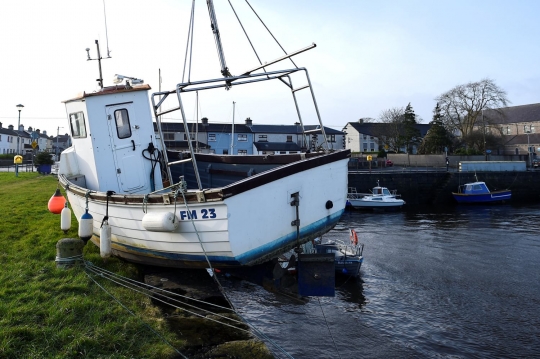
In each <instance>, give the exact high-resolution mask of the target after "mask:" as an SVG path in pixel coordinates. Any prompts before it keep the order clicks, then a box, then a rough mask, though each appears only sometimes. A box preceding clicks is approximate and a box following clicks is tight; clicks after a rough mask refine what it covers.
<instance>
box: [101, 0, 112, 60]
mask: <svg viewBox="0 0 540 359" xmlns="http://www.w3.org/2000/svg"><path fill="white" fill-rule="evenodd" d="M103 18H104V19H105V41H106V42H107V58H108V59H110V58H111V51H110V50H109V34H108V32H107V12H106V11H105V0H103Z"/></svg>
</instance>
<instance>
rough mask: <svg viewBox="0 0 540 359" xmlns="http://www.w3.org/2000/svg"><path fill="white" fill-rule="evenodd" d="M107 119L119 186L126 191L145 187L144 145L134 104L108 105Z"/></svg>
mask: <svg viewBox="0 0 540 359" xmlns="http://www.w3.org/2000/svg"><path fill="white" fill-rule="evenodd" d="M107 120H108V124H109V134H110V136H109V137H110V139H111V147H112V150H113V151H112V152H113V156H114V163H115V166H116V177H117V179H118V186H119V187H120V188H121V189H122V190H123V191H126V192H134V191H136V190H137V189H140V188H142V187H145V185H146V184H145V178H146V177H145V176H144V173H143V172H144V165H143V162H142V152H141V151H142V146H141V143H140V140H139V135H138V131H137V130H138V129H139V126H138V124H137V117H136V115H135V111H134V109H133V104H132V103H124V104H118V105H110V106H107Z"/></svg>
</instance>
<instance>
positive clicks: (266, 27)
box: [246, 0, 298, 68]
mask: <svg viewBox="0 0 540 359" xmlns="http://www.w3.org/2000/svg"><path fill="white" fill-rule="evenodd" d="M246 3H247V4H248V6H249V7H250V8H251V10H252V11H253V13H254V14H255V16H257V18H258V19H259V21H260V22H261V24H263V26H264V28H265V29H266V30H267V31H268V33H269V34H270V35H271V36H272V38H273V39H274V40H275V41H276V43H277V44H278V46H279V47H280V48H281V50H283V52H284V53H285V55H288V54H287V51H285V49H284V48H283V46H281V44H280V43H279V41H277V39H276V37H275V36H274V34H272V32H271V31H270V29H269V28H268V26H266V24H265V23H264V21H262V19H261V17H260V16H259V14H257V12H256V11H255V9H254V8H253V7H252V6H251V4H250V3H249V1H248V0H246ZM289 60H291V62H292V64H293V65H294V67H296V68H298V66H296V64H295V63H294V61H293V59H291V58H290V57H289Z"/></svg>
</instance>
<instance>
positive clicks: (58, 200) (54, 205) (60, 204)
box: [48, 188, 66, 214]
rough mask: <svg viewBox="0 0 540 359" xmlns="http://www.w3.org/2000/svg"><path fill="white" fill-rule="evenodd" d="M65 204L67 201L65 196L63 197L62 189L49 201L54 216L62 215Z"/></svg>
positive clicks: (57, 190)
mask: <svg viewBox="0 0 540 359" xmlns="http://www.w3.org/2000/svg"><path fill="white" fill-rule="evenodd" d="M65 204H66V199H65V198H64V196H62V193H60V188H57V189H56V192H54V194H53V196H52V197H51V199H50V200H49V205H48V208H49V211H50V212H51V213H54V214H60V213H62V210H63V209H64V205H65Z"/></svg>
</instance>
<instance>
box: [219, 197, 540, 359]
mask: <svg viewBox="0 0 540 359" xmlns="http://www.w3.org/2000/svg"><path fill="white" fill-rule="evenodd" d="M539 215H540V206H538V205H537V206H513V205H503V206H472V207H464V206H454V207H447V208H433V207H419V208H409V209H404V210H403V211H401V212H395V213H370V212H357V211H355V212H347V213H345V214H344V215H343V217H342V220H341V221H340V223H339V224H338V226H336V228H335V229H334V230H333V231H331V232H330V233H328V234H327V235H326V236H325V239H327V240H332V239H342V240H347V239H348V235H349V232H348V230H349V228H353V229H355V230H356V231H357V233H358V235H359V240H360V242H362V243H364V244H365V247H364V263H363V264H362V269H361V276H360V278H349V279H347V278H338V279H337V281H336V296H335V297H334V298H322V299H320V300H317V299H314V298H311V299H310V300H309V301H308V302H307V303H305V304H298V303H295V302H294V301H291V300H290V299H288V298H283V297H280V296H279V295H276V294H271V293H268V292H265V291H264V290H261V289H260V288H257V287H252V286H249V285H245V284H242V285H236V287H229V289H228V290H230V291H231V293H232V296H233V297H234V299H233V301H236V302H237V303H238V306H239V308H241V310H242V311H243V313H244V314H245V315H246V317H247V318H249V320H250V321H253V322H254V324H256V325H258V326H259V327H260V328H261V330H262V331H263V332H265V333H266V334H267V335H269V336H270V337H271V338H272V340H275V341H276V342H277V343H279V344H280V345H282V346H283V347H284V348H286V349H287V351H288V352H289V353H290V354H291V355H292V356H293V357H295V358H319V357H338V355H337V353H336V349H335V347H334V345H333V342H332V339H331V338H330V336H329V330H330V331H331V333H332V336H333V338H334V339H335V341H336V342H337V348H338V350H339V356H341V358H358V357H369V358H387V357H399V358H406V357H414V358H418V357H420V358H422V357H426V358H431V357H441V356H442V357H446V356H452V357H454V356H455V357H485V358H491V357H524V358H525V357H534V356H537V355H538V353H540V312H539V311H538V307H539V305H540V296H539V295H538V293H540V281H539V280H538V278H540V266H538V258H540V239H539V237H538V232H539V230H540V224H539V223H538V222H539V221H538V219H537V218H538V216H539Z"/></svg>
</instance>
